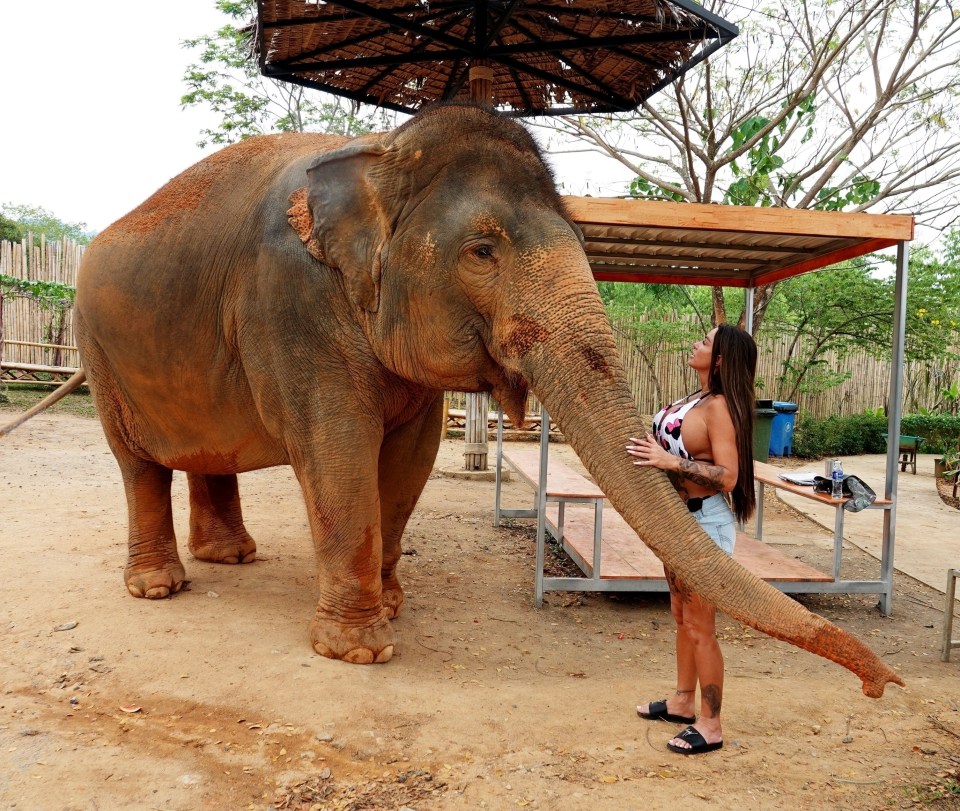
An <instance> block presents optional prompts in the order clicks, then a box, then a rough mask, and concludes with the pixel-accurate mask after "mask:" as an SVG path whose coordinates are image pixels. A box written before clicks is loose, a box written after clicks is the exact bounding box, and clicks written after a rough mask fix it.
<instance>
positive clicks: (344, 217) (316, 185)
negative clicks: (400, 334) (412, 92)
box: [294, 141, 389, 312]
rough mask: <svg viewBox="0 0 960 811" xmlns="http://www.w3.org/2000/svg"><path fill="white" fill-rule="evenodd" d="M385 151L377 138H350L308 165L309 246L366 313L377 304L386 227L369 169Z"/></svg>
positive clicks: (386, 223) (385, 219) (381, 201)
mask: <svg viewBox="0 0 960 811" xmlns="http://www.w3.org/2000/svg"><path fill="white" fill-rule="evenodd" d="M386 152H387V147H385V146H383V145H382V144H379V143H376V142H370V141H359V142H353V143H351V144H348V145H347V146H345V147H343V148H341V149H337V150H335V151H333V152H329V153H327V154H326V155H323V156H322V157H321V158H319V159H317V160H316V161H315V162H314V164H313V165H312V166H311V167H310V168H309V169H307V207H308V209H309V212H310V215H311V218H312V221H313V225H312V228H311V231H310V239H309V240H308V241H307V247H308V249H311V245H312V248H313V249H312V250H311V253H314V251H318V252H319V255H320V257H321V258H322V261H323V262H324V263H325V264H327V265H329V266H330V267H332V268H336V269H337V270H339V271H340V272H341V273H342V274H343V280H344V282H345V284H346V287H347V291H348V293H349V295H350V297H351V299H352V300H353V302H354V303H355V304H356V305H357V306H358V307H361V308H363V309H364V310H369V311H370V312H376V311H377V309H378V307H379V305H380V255H381V252H382V251H383V249H384V245H385V243H386V240H387V237H388V228H389V224H388V222H387V217H386V216H385V213H384V209H383V200H382V198H381V195H380V193H379V192H378V189H377V187H376V185H375V184H374V182H373V180H372V178H371V170H372V169H373V168H374V167H375V166H376V165H377V163H378V162H379V161H380V159H381V158H382V157H383V156H384V155H385V154H386ZM294 227H296V226H294ZM302 238H303V237H302V235H301V239H302ZM314 255H317V254H316V253H315V254H314Z"/></svg>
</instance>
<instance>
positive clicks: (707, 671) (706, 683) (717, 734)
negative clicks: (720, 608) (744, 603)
mask: <svg viewBox="0 0 960 811" xmlns="http://www.w3.org/2000/svg"><path fill="white" fill-rule="evenodd" d="M716 620H717V611H716V609H715V608H714V607H713V606H712V605H710V603H707V602H705V601H704V600H703V599H701V598H700V597H699V596H698V595H696V594H694V593H692V592H691V593H689V595H688V599H686V600H684V602H683V620H682V622H683V627H684V629H685V636H686V639H687V643H688V644H689V646H690V651H691V656H692V659H693V661H694V665H695V668H696V674H697V678H698V680H699V682H700V717H699V719H698V720H697V722H696V723H695V724H694V725H693V726H694V728H695V729H696V730H697V731H698V732H699V733H700V734H701V735H702V736H703V739H704V740H705V741H706V742H707V743H717V742H719V741H722V740H723V731H722V729H721V726H720V706H721V704H722V701H723V653H722V652H721V650H720V643H719V642H718V641H717V634H716V625H717V622H716ZM677 638H678V640H679V635H678V637H677ZM677 662H678V668H679V665H680V656H679V643H678V658H677ZM670 743H671V744H673V745H674V746H679V747H682V748H689V743H687V742H686V741H685V740H683V739H680V738H673V739H672V740H671V741H670Z"/></svg>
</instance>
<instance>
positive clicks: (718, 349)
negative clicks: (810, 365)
mask: <svg viewBox="0 0 960 811" xmlns="http://www.w3.org/2000/svg"><path fill="white" fill-rule="evenodd" d="M718 359H719V360H720V363H719V364H718V363H717V360H718ZM756 373H757V345H756V343H755V342H754V340H753V336H751V335H750V333H749V332H747V331H746V330H744V329H740V327H735V326H733V324H720V325H719V326H718V327H717V334H716V335H715V336H714V339H713V351H712V352H711V355H710V374H709V375H708V376H707V390H708V391H709V392H710V394H722V395H723V396H724V398H725V399H726V401H727V408H728V409H729V411H730V417H731V418H732V419H733V429H734V431H735V432H736V435H737V463H738V465H739V475H738V476H737V483H736V485H735V486H734V488H733V491H732V492H731V493H730V495H731V497H732V500H733V514H734V515H735V516H736V517H737V519H738V520H739V521H746V520H747V519H748V518H750V516H751V515H753V511H754V509H755V508H756V506H757V494H756V492H755V491H754V487H753V423H754V408H755V407H756V406H755V403H756V391H755V390H754V378H755V377H756Z"/></svg>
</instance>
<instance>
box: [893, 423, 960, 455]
mask: <svg viewBox="0 0 960 811" xmlns="http://www.w3.org/2000/svg"><path fill="white" fill-rule="evenodd" d="M900 433H901V434H909V435H910V436H922V437H923V445H922V446H921V448H920V449H921V450H922V451H923V452H924V453H941V454H942V453H944V452H947V451H950V450H955V449H956V448H957V446H958V443H960V417H955V416H953V415H951V414H906V415H904V416H903V417H902V418H901V420H900Z"/></svg>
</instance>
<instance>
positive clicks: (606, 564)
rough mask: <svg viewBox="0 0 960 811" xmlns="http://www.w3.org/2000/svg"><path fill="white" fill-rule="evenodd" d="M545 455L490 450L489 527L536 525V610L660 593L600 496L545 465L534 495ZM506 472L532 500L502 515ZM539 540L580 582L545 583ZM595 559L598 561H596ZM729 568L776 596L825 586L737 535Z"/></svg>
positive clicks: (653, 566) (659, 568)
mask: <svg viewBox="0 0 960 811" xmlns="http://www.w3.org/2000/svg"><path fill="white" fill-rule="evenodd" d="M542 454H543V455H542ZM545 456H546V452H545V450H544V448H543V446H542V445H541V448H540V449H539V450H534V449H526V448H517V449H513V448H511V449H510V450H509V451H505V450H503V448H502V443H498V458H497V493H496V506H495V518H494V524H495V525H496V526H499V525H500V520H501V518H504V517H510V518H536V519H537V557H536V603H537V606H538V607H539V606H540V605H542V603H543V593H544V591H660V592H663V591H667V582H666V579H665V578H664V574H663V564H662V563H661V562H660V560H659V558H657V556H656V555H655V554H654V553H653V552H652V551H651V550H650V549H649V547H647V545H646V544H644V543H643V541H641V540H640V538H639V536H638V535H637V534H636V532H634V531H633V529H632V528H631V527H630V526H629V524H627V522H626V521H624V519H623V518H622V517H621V516H620V514H619V513H618V512H617V511H616V510H614V509H613V508H612V507H610V506H609V505H608V506H607V507H606V508H605V507H604V501H605V496H604V493H603V491H602V490H601V489H600V488H599V487H598V486H597V485H596V484H595V483H594V482H592V481H590V479H588V478H587V477H585V476H583V475H582V474H580V473H579V472H577V471H575V470H573V469H572V468H571V467H569V466H568V465H565V464H564V463H563V462H560V461H558V460H556V459H547V462H546V477H545V478H546V486H545V487H543V488H541V487H540V482H541V479H542V478H543V477H542V476H541V472H542V470H543V459H544V458H545ZM504 463H505V464H507V465H509V466H510V468H512V469H513V470H514V471H516V473H517V475H518V476H519V477H520V478H521V479H522V480H523V481H524V482H526V483H527V484H528V485H529V486H530V487H531V488H532V489H533V492H534V505H533V507H532V508H528V509H505V508H502V507H501V504H500V495H501V493H500V491H501V481H502V472H501V465H502V464H504ZM547 532H549V533H550V535H552V536H553V538H554V539H556V541H557V542H558V543H559V544H560V545H561V547H562V548H563V550H564V552H565V553H566V554H567V555H568V556H569V557H570V559H571V560H573V561H574V563H576V565H577V567H578V568H579V569H580V571H581V572H583V575H584V576H583V577H547V576H545V574H544V571H543V566H544V553H545V547H546V534H547ZM601 552H602V554H601ZM734 560H736V561H738V562H739V563H740V564H741V565H743V566H744V567H745V568H747V569H749V570H750V571H751V572H753V573H754V574H755V575H757V577H760V578H761V579H763V580H766V581H767V582H769V583H771V584H772V585H775V586H777V587H778V588H780V589H781V590H785V591H786V590H793V589H794V588H796V587H799V590H803V591H807V590H817V589H816V588H815V587H814V586H813V584H815V583H829V582H830V581H831V580H832V578H831V577H830V576H829V575H825V574H823V573H822V572H820V571H818V570H816V569H814V568H813V567H811V566H808V565H807V564H805V563H803V562H802V561H799V560H796V559H795V558H792V557H788V556H787V555H784V554H783V553H781V552H779V551H777V550H776V549H774V548H773V547H771V546H768V545H767V544H765V543H763V542H762V541H760V540H758V539H756V538H752V537H750V536H749V535H746V534H744V533H742V532H740V533H738V534H737V546H736V549H735V551H734Z"/></svg>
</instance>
